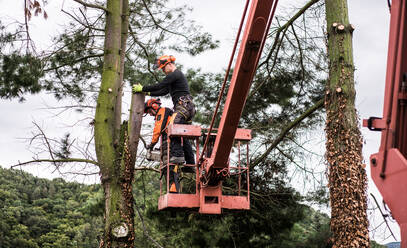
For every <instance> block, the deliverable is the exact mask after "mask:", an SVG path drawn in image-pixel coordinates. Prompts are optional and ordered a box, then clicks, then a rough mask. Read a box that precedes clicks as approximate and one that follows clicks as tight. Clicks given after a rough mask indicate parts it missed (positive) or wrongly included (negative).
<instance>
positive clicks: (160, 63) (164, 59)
mask: <svg viewBox="0 0 407 248" xmlns="http://www.w3.org/2000/svg"><path fill="white" fill-rule="evenodd" d="M173 62H175V57H174V56H172V55H170V56H168V55H163V56H161V57H159V58H157V59H156V60H155V63H154V69H162V68H164V66H166V65H167V64H168V63H173Z"/></svg>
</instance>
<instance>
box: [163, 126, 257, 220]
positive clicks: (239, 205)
mask: <svg viewBox="0 0 407 248" xmlns="http://www.w3.org/2000/svg"><path fill="white" fill-rule="evenodd" d="M212 135H216V134H212ZM176 136H177V137H182V138H189V139H193V140H194V141H195V149H196V161H198V159H199V157H200V150H199V144H200V142H201V139H202V138H203V135H202V129H201V127H200V126H197V125H179V124H173V125H169V126H168V142H167V144H168V148H167V149H168V151H169V149H170V147H169V144H170V140H169V139H170V137H176ZM250 139H251V135H250V131H249V130H247V129H238V131H237V135H236V136H235V142H236V144H237V150H238V154H236V156H237V157H236V158H237V161H238V162H237V165H236V166H229V167H228V168H227V169H226V170H224V171H223V173H224V174H225V175H224V176H226V177H228V176H232V177H233V178H235V179H236V180H237V183H236V185H237V188H236V189H235V194H234V195H227V194H225V193H224V192H223V182H222V181H220V182H219V183H218V184H217V185H205V184H204V183H203V182H202V181H201V177H202V173H203V171H204V170H203V168H202V166H198V165H197V164H198V163H196V164H194V165H181V167H191V168H195V174H194V176H193V180H194V181H195V185H194V186H195V190H194V192H192V193H191V192H188V193H185V192H183V190H182V189H181V192H178V193H171V192H170V185H169V181H170V178H169V176H170V171H169V170H170V167H171V165H173V166H175V164H172V163H169V158H168V157H169V156H167V161H166V163H164V161H161V166H160V168H161V171H162V172H161V173H162V174H164V175H166V176H165V177H164V176H162V177H161V180H160V197H159V200H158V209H159V210H165V209H174V208H188V209H196V210H198V211H199V212H200V213H202V214H221V213H222V210H223V209H234V210H249V209H250V191H249V166H248V163H247V162H248V152H249V150H248V141H250ZM242 142H245V143H246V154H245V155H246V157H245V158H246V159H245V161H246V162H245V163H241V161H242V160H241V157H242V154H241V152H240V151H241V150H242V149H241V148H242V146H241V144H242ZM165 164H169V165H170V166H165ZM165 170H167V171H165ZM181 171H182V169H181ZM181 186H182V181H181ZM181 188H182V187H181Z"/></svg>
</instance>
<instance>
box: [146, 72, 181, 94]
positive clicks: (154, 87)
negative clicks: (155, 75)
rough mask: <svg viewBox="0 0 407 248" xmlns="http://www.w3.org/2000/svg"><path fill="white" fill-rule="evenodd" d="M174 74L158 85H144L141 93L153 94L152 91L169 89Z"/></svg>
mask: <svg viewBox="0 0 407 248" xmlns="http://www.w3.org/2000/svg"><path fill="white" fill-rule="evenodd" d="M175 76H176V75H175V73H170V74H168V75H167V76H166V77H165V78H164V79H163V81H161V82H159V83H158V84H153V85H146V86H143V89H142V90H143V92H154V91H161V90H163V89H167V90H168V89H169V86H170V85H171V84H172V82H173V81H174V80H175Z"/></svg>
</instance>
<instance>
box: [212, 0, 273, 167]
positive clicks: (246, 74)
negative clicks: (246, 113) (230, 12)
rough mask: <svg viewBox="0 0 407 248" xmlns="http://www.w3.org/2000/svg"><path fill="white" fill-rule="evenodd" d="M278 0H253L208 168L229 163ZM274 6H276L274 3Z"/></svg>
mask: <svg viewBox="0 0 407 248" xmlns="http://www.w3.org/2000/svg"><path fill="white" fill-rule="evenodd" d="M277 2H278V0H253V1H252V3H251V7H250V13H249V16H248V19H247V23H246V27H245V31H244V34H243V38H242V42H241V46H240V50H239V54H238V57H237V60H236V65H235V69H234V72H233V75H232V79H231V82H230V87H229V91H228V94H227V98H226V103H225V107H224V110H223V113H222V117H221V121H220V125H219V129H218V133H217V136H216V140H215V144H214V147H213V151H212V156H211V157H210V158H209V159H208V161H207V167H206V170H207V171H209V170H210V169H211V168H212V167H213V168H217V169H222V168H226V167H228V159H229V154H230V151H231V148H232V145H233V140H234V137H235V134H236V130H237V126H238V124H239V120H240V117H241V115H242V111H243V107H244V105H245V102H246V98H247V95H248V93H249V90H250V85H251V82H252V80H253V77H254V75H255V72H256V67H257V64H258V61H259V58H260V55H261V52H262V50H263V46H264V42H265V39H266V36H267V32H268V29H269V27H270V23H271V19H272V16H273V14H274V10H275V8H276V6H277ZM273 6H274V7H273Z"/></svg>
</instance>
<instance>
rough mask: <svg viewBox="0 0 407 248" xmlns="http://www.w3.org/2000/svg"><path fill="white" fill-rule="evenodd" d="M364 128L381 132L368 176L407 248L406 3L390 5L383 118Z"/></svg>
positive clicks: (368, 122)
mask: <svg viewBox="0 0 407 248" xmlns="http://www.w3.org/2000/svg"><path fill="white" fill-rule="evenodd" d="M363 125H364V126H367V127H368V128H369V129H370V130H373V131H381V133H382V137H381V145H380V149H379V152H378V153H375V154H373V155H371V157H370V162H371V163H370V164H371V167H370V168H371V174H372V178H373V181H374V182H375V184H376V186H377V188H378V189H379V191H380V193H381V194H382V196H383V200H384V201H385V202H386V204H387V205H388V206H389V208H390V210H391V212H392V216H393V217H394V218H395V219H396V220H397V222H398V223H399V225H400V229H401V239H402V243H401V247H402V248H407V211H406V206H407V194H406V192H407V181H406V178H407V160H406V157H407V0H393V1H392V5H391V20H390V34H389V46H388V55H387V71H386V87H385V92H384V106H383V118H378V117H370V118H369V119H368V120H364V121H363Z"/></svg>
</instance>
